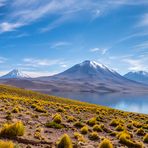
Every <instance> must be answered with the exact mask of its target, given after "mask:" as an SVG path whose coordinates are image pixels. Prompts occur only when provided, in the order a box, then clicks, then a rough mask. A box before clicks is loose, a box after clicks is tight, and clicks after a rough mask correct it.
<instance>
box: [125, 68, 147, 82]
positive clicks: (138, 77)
mask: <svg viewBox="0 0 148 148" xmlns="http://www.w3.org/2000/svg"><path fill="white" fill-rule="evenodd" d="M124 77H125V78H127V79H130V80H133V81H137V82H141V83H144V84H148V72H145V71H132V72H129V73H127V74H125V75H124Z"/></svg>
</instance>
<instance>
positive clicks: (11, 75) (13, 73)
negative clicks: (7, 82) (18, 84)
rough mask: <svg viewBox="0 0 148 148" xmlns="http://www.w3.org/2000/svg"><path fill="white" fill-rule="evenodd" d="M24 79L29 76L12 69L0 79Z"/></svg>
mask: <svg viewBox="0 0 148 148" xmlns="http://www.w3.org/2000/svg"><path fill="white" fill-rule="evenodd" d="M24 78H30V77H29V75H27V74H25V73H23V72H22V71H20V70H19V69H13V70H12V71H10V72H8V73H7V74H5V75H3V76H1V77H0V79H24Z"/></svg>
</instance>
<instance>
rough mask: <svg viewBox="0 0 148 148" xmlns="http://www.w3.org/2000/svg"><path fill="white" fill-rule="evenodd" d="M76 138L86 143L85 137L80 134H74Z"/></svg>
mask: <svg viewBox="0 0 148 148" xmlns="http://www.w3.org/2000/svg"><path fill="white" fill-rule="evenodd" d="M74 138H75V139H77V140H78V141H79V142H85V138H84V137H83V135H82V134H80V133H78V132H75V133H74Z"/></svg>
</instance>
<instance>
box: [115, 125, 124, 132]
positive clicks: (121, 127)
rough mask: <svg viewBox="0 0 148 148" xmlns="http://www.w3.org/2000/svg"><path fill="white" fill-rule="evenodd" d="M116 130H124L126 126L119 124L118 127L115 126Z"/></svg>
mask: <svg viewBox="0 0 148 148" xmlns="http://www.w3.org/2000/svg"><path fill="white" fill-rule="evenodd" d="M115 130H116V131H124V127H123V126H122V125H120V124H119V125H118V126H117V127H116V128H115Z"/></svg>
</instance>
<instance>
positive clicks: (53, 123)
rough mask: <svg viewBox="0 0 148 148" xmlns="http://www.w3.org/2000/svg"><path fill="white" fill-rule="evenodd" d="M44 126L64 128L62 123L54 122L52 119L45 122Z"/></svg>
mask: <svg viewBox="0 0 148 148" xmlns="http://www.w3.org/2000/svg"><path fill="white" fill-rule="evenodd" d="M45 126H46V127H49V128H55V129H62V128H64V126H63V125H61V124H59V123H56V122H54V121H51V122H47V123H46V124H45Z"/></svg>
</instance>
